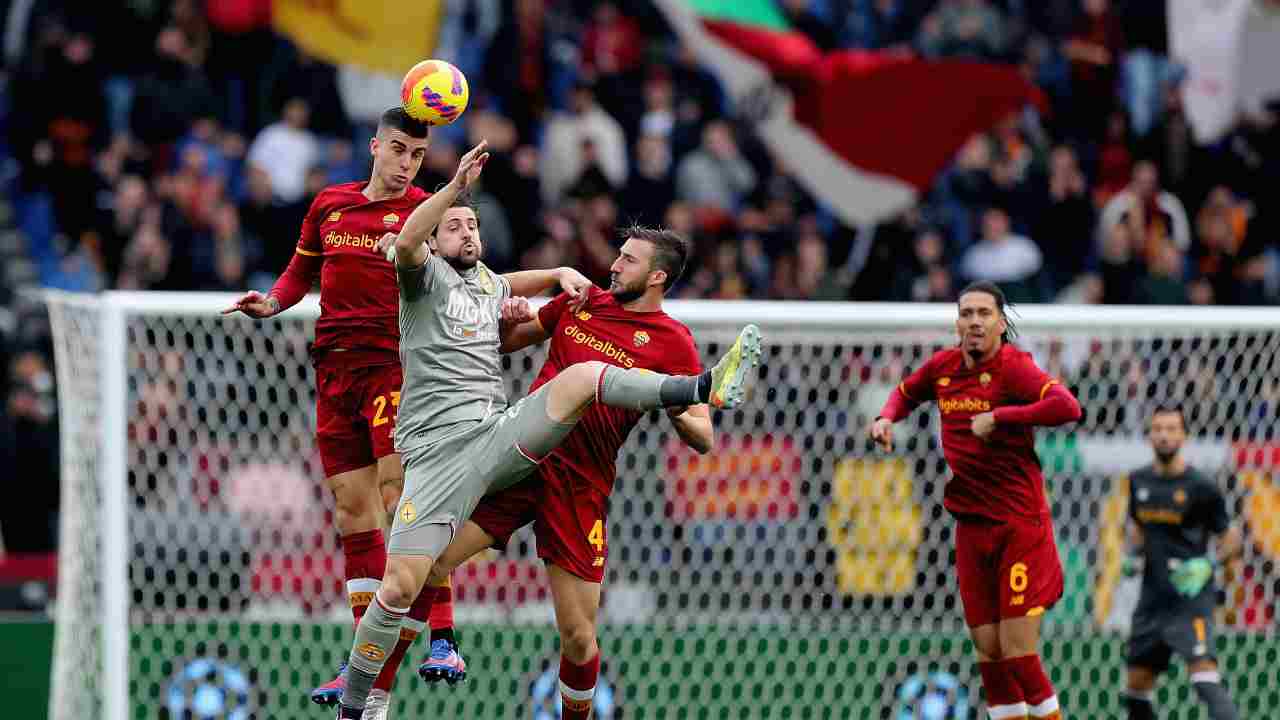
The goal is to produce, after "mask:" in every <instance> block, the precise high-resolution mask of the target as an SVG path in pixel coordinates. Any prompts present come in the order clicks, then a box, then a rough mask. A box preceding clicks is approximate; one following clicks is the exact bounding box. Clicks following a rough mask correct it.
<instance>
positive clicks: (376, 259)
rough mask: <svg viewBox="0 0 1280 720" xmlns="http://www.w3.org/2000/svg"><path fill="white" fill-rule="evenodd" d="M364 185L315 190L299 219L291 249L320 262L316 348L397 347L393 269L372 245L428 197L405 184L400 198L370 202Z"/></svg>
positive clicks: (397, 305) (397, 296) (394, 350)
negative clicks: (298, 234) (294, 245)
mask: <svg viewBox="0 0 1280 720" xmlns="http://www.w3.org/2000/svg"><path fill="white" fill-rule="evenodd" d="M367 184H368V183H367V182H366V181H361V182H353V183H344V184H342V185H333V186H330V187H327V188H325V189H324V190H321V191H320V194H319V195H317V196H316V199H315V201H313V202H312V203H311V209H310V210H308V211H307V217H306V218H305V219H304V220H303V221H302V233H301V237H300V238H299V239H298V247H297V251H298V252H299V253H301V254H303V255H311V256H319V257H320V258H322V264H321V267H320V319H319V320H318V321H316V342H315V349H317V350H324V349H332V348H344V349H348V350H349V349H356V348H361V349H370V350H389V351H391V352H392V353H397V352H399V349H400V321H399V312H400V292H399V290H398V289H397V287H396V272H395V266H394V264H393V263H392V262H391V261H389V260H387V258H386V256H384V255H380V254H378V253H375V252H374V251H373V247H374V245H376V244H377V242H378V239H379V238H381V237H382V236H383V234H385V233H389V232H400V229H401V228H402V227H404V221H405V220H407V219H408V218H409V213H411V212H413V209H414V208H416V207H417V206H418V205H419V204H420V203H421V202H422V201H423V200H426V199H427V198H428V197H429V194H428V193H426V192H424V191H423V190H422V189H421V188H419V187H417V186H413V185H411V186H410V187H409V190H408V192H406V193H405V194H404V196H403V197H398V198H392V199H390V200H377V201H370V200H369V198H367V197H365V196H364V195H363V194H361V192H360V191H361V190H362V189H364V187H365V185H367Z"/></svg>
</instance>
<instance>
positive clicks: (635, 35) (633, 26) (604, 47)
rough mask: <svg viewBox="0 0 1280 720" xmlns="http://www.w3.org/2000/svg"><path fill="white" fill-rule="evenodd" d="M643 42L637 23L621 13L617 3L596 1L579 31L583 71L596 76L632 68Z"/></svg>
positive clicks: (589, 75)
mask: <svg viewBox="0 0 1280 720" xmlns="http://www.w3.org/2000/svg"><path fill="white" fill-rule="evenodd" d="M643 43H644V38H643V37H642V36H641V34H640V25H639V24H638V23H637V22H636V21H635V20H633V19H632V18H629V17H627V16H626V15H623V14H622V13H621V12H620V11H619V10H618V5H617V3H613V2H608V1H606V2H601V3H598V4H596V6H595V9H594V11H593V12H592V16H591V22H590V23H589V24H587V26H586V28H585V29H584V31H583V33H582V71H583V73H584V74H585V75H586V76H587V77H589V78H596V79H598V78H600V77H601V76H605V75H616V74H620V73H625V72H628V71H631V70H635V69H636V68H637V67H638V66H639V64H640V50H641V47H642V45H643Z"/></svg>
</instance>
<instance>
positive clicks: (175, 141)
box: [0, 0, 1280, 543]
mask: <svg viewBox="0 0 1280 720" xmlns="http://www.w3.org/2000/svg"><path fill="white" fill-rule="evenodd" d="M266 4H267V3H265V0H226V1H220V2H208V3H203V2H199V1H198V0H174V1H173V2H119V3H99V4H96V5H94V6H93V7H92V8H89V7H86V6H84V5H83V4H80V3H69V2H59V1H58V0H37V1H36V2H31V3H12V4H9V5H10V10H9V12H7V14H6V15H5V17H4V22H5V24H6V26H5V32H4V34H3V37H4V53H5V57H4V60H5V71H4V78H5V84H4V91H3V93H0V122H2V123H3V129H4V132H3V134H2V136H0V141H2V143H3V144H2V145H0V163H2V164H0V168H2V169H3V173H2V174H0V181H2V182H3V184H4V198H5V200H6V208H4V209H6V210H7V212H4V213H0V225H7V226H8V227H7V229H6V230H5V231H4V232H2V233H0V253H4V257H5V258H6V261H5V262H6V272H5V273H3V274H0V308H4V310H3V312H0V329H2V330H3V331H4V332H5V338H4V342H3V343H0V346H2V347H3V348H4V350H3V351H0V360H2V361H3V363H4V367H5V368H6V372H5V373H2V374H0V381H2V384H0V391H3V392H2V393H0V397H3V398H6V401H5V403H3V406H0V448H4V449H5V452H11V451H12V449H15V448H22V450H21V456H20V457H18V458H12V459H11V458H0V461H9V460H12V461H13V462H14V463H18V465H16V466H18V467H24V468H25V469H24V472H22V473H21V475H22V476H26V477H29V476H32V475H36V476H44V477H51V478H52V477H56V473H57V447H56V442H52V443H50V442H44V443H43V444H42V443H39V442H36V440H35V439H38V438H40V437H45V438H48V437H56V433H53V434H42V433H45V431H47V430H48V429H49V428H50V427H56V419H55V418H54V408H53V405H52V399H51V398H52V390H51V388H52V379H51V375H50V367H51V365H52V363H51V361H50V358H51V353H50V352H49V347H50V341H49V340H48V337H47V333H44V332H41V330H40V327H41V323H40V321H39V318H38V316H39V315H40V313H41V312H42V311H41V310H40V309H39V308H32V307H26V306H24V305H22V304H21V303H20V302H18V301H16V300H14V298H15V297H16V295H15V293H16V292H17V291H18V290H20V289H22V288H23V287H26V286H46V287H57V288H64V289H72V290H83V291H96V290H101V289H108V288H120V289H154V290H242V289H245V288H257V289H264V290H265V289H266V288H267V287H269V286H270V284H271V282H272V281H273V279H274V277H275V276H276V274H277V273H279V272H280V271H281V270H282V269H283V268H284V267H285V265H286V264H287V263H288V260H289V258H290V256H291V255H292V253H293V247H294V242H295V239H296V236H297V232H298V227H299V224H300V221H301V219H302V217H303V214H304V213H305V211H306V209H307V207H308V205H309V202H310V199H311V198H312V197H313V196H314V195H315V193H316V192H317V191H318V190H319V189H320V188H321V187H323V186H325V185H327V184H330V183H336V182H345V181H351V180H357V179H361V178H364V177H367V168H368V157H367V152H366V149H365V148H366V143H367V140H368V137H369V135H370V134H371V131H372V126H373V122H374V120H375V116H372V115H368V114H367V113H364V112H362V111H359V110H357V109H354V108H348V107H347V105H348V103H346V102H344V99H345V98H346V97H347V96H348V95H349V92H350V89H349V88H348V87H346V82H347V81H344V78H343V75H342V73H341V72H340V70H339V69H337V68H335V67H333V66H330V65H328V64H326V63H324V62H321V61H319V60H317V59H315V58H313V57H308V56H307V55H306V54H305V53H303V52H301V51H299V50H298V49H297V48H296V47H294V46H293V45H292V44H291V43H290V42H289V41H288V40H287V39H286V38H284V37H282V36H279V35H277V34H274V33H273V32H272V31H271V30H270V28H269V26H267V25H262V24H260V23H259V22H256V21H251V22H243V20H244V19H245V18H249V19H251V20H253V19H254V18H257V20H261V16H260V13H259V11H260V10H261V9H262V8H263V7H264V6H265V5H266ZM780 5H781V6H782V8H783V10H784V12H785V14H786V15H787V16H788V19H789V20H790V22H791V23H792V24H793V26H794V27H796V28H797V29H799V30H801V31H802V32H804V33H805V34H806V35H807V36H809V37H810V38H811V39H812V40H813V41H814V42H815V43H816V44H817V45H819V46H820V47H822V48H823V49H834V48H868V49H882V50H886V51H912V52H916V53H919V54H920V55H922V56H925V57H936V58H949V57H963V58H970V59H980V60H985V61H990V62H997V63H1006V64H1011V65H1014V66H1016V67H1018V68H1019V69H1020V70H1021V72H1023V73H1024V74H1025V75H1026V76H1027V77H1029V78H1031V79H1033V80H1034V82H1035V83H1036V84H1037V85H1038V86H1039V87H1041V88H1042V89H1043V90H1044V91H1045V93H1046V95H1047V97H1048V99H1049V105H1050V111H1049V112H1047V113H1043V114H1042V113H1040V112H1038V111H1036V110H1035V109H1033V108H1028V109H1027V110H1025V111H1024V112H1022V113H1020V114H1018V115H1016V116H1012V117H1009V118H1008V119H1007V120H1005V121H1003V122H1001V123H1000V124H999V125H998V126H997V127H995V128H993V129H992V131H991V132H989V133H984V134H981V135H979V136H976V137H974V138H972V139H971V140H970V141H969V142H968V143H967V144H966V146H965V147H964V148H963V149H962V150H961V152H959V153H958V155H957V157H956V159H955V162H954V164H953V165H952V166H951V167H950V168H949V169H948V170H947V171H946V172H944V173H943V174H942V175H940V176H939V177H938V179H937V181H936V183H935V184H934V186H933V188H932V189H931V190H930V191H929V192H928V193H927V194H924V195H923V196H922V201H921V202H920V204H919V205H918V206H916V207H913V208H911V209H909V210H908V211H906V212H904V213H903V214H901V215H900V216H899V217H896V218H894V219H892V220H890V221H888V222H885V223H882V224H880V225H878V226H874V227H860V228H852V227H846V226H844V225H842V224H841V223H840V222H839V221H838V219H837V218H836V217H835V216H833V215H832V214H831V213H830V212H828V211H827V210H826V209H824V208H822V207H820V206H818V205H817V204H815V202H814V201H813V200H812V199H811V198H810V197H809V196H808V195H807V194H806V193H805V192H804V191H803V189H802V188H801V187H800V185H799V184H798V183H797V182H796V181H795V179H794V178H793V177H792V176H790V175H789V174H788V172H787V170H786V169H785V165H786V163H785V158H776V157H772V156H771V155H770V153H769V152H768V151H767V149H766V148H765V147H764V146H763V145H762V144H761V143H760V142H759V141H758V140H757V139H756V138H755V137H754V135H753V133H752V131H751V122H750V121H751V118H750V117H748V116H746V115H745V113H739V112H737V109H735V108H733V107H730V106H728V103H726V101H725V97H724V94H723V92H722V90H721V88H720V86H719V85H718V82H717V80H716V78H715V77H714V76H713V75H711V74H710V73H709V72H707V71H706V70H705V69H703V68H701V67H699V65H698V63H697V62H696V59H695V58H694V56H693V54H692V52H691V51H690V49H689V48H688V47H684V46H682V45H681V44H680V43H679V42H678V41H677V40H676V39H675V37H674V35H673V34H672V33H671V31H670V29H669V28H667V27H666V26H665V24H664V23H663V21H662V19H661V17H660V15H659V13H658V12H657V11H656V10H655V8H654V7H652V5H651V4H650V3H648V2H642V1H640V0H622V1H619V2H582V1H581V0H512V1H510V2H508V1H504V0H467V1H465V2H451V3H448V4H447V7H448V10H447V12H446V17H445V18H444V23H443V28H442V32H441V38H440V47H439V48H438V50H437V52H436V54H437V55H438V56H440V57H444V58H448V59H450V60H452V61H454V62H455V63H456V64H457V65H458V66H459V67H460V68H461V69H462V70H463V71H464V72H465V73H466V74H467V75H468V77H470V78H471V79H472V100H471V102H472V104H471V107H470V109H469V110H468V112H467V115H466V118H465V121H464V122H461V123H459V124H458V125H457V126H456V127H450V128H447V129H444V130H442V131H438V132H436V133H435V134H434V136H433V140H432V145H431V149H430V151H429V153H428V157H427V160H426V162H425V163H424V169H423V171H422V173H421V174H420V176H419V177H418V179H417V182H418V183H419V184H421V185H422V186H423V187H425V188H427V189H431V188H433V187H435V186H437V185H438V184H440V183H442V182H444V181H445V180H446V179H447V178H448V176H449V175H450V174H451V172H452V168H454V167H455V166H456V164H457V159H458V157H459V154H460V153H461V152H463V151H465V149H466V148H467V147H469V145H470V144H471V143H473V142H475V141H477V140H478V139H479V138H482V137H483V138H487V139H488V141H489V143H490V147H491V151H492V153H493V156H492V160H491V162H490V163H489V165H488V167H487V168H486V170H485V175H484V177H483V180H482V186H481V194H480V198H479V200H480V201H481V208H482V209H481V215H482V220H481V222H482V225H483V232H484V238H485V245H486V248H485V250H486V260H487V261H488V262H489V263H490V264H491V265H493V266H494V267H496V268H497V269H499V270H508V269H512V268H517V267H549V266H554V265H559V264H571V265H574V266H576V267H578V268H580V269H581V270H582V271H583V272H584V273H585V274H587V275H588V276H589V277H592V278H593V279H595V280H597V281H603V280H604V279H605V278H606V276H607V273H608V270H607V269H608V266H609V263H610V262H611V261H612V259H613V257H614V253H615V240H616V238H615V237H614V235H613V228H615V227H616V226H618V225H620V224H626V223H630V222H632V221H638V222H641V223H646V224H661V225H665V226H668V227H670V228H673V229H675V230H677V231H680V232H683V233H686V234H687V235H689V236H691V237H692V238H694V239H695V243H696V257H695V258H694V260H693V264H692V266H691V267H690V269H689V270H688V272H687V274H686V277H685V279H684V280H683V281H682V282H681V283H680V284H679V285H678V286H677V287H676V289H675V294H676V295H677V296H679V297H689V298H757V299H794V300H803V299H821V300H839V299H852V300H893V301H942V300H951V299H953V295H954V292H955V290H956V289H957V288H959V287H960V286H961V285H962V284H963V283H964V282H966V281H969V280H974V279H987V280H994V281H997V282H999V283H1001V284H1002V285H1003V286H1004V287H1005V288H1006V290H1007V291H1008V293H1009V295H1010V297H1011V299H1013V300H1015V301H1021V302H1054V301H1058V302H1063V301H1065V302H1084V303H1162V304H1163V303H1168V304H1179V303H1195V304H1264V303H1275V302H1277V301H1280V261H1278V258H1280V255H1278V254H1277V251H1276V248H1275V242H1274V241H1275V237H1276V233H1275V231H1274V226H1275V224H1276V222H1277V221H1276V215H1275V214H1276V212H1277V209H1276V208H1275V203H1268V202H1266V201H1265V199H1266V197H1267V195H1266V193H1267V192H1268V191H1269V190H1270V188H1272V187H1274V185H1275V180H1276V179H1278V178H1280V152H1277V149H1276V145H1277V143H1278V142H1280V124H1278V123H1277V117H1276V116H1275V115H1274V114H1272V113H1270V112H1263V113H1259V114H1251V115H1247V116H1242V117H1241V118H1240V121H1239V124H1238V127H1237V128H1236V129H1235V130H1234V131H1233V132H1232V133H1231V134H1230V136H1229V137H1228V138H1227V139H1226V140H1224V141H1222V142H1219V143H1216V144H1214V145H1212V146H1201V145H1197V144H1196V142H1195V141H1194V139H1193V137H1192V133H1191V130H1190V127H1189V124H1188V121H1187V118H1186V115H1185V113H1184V111H1183V108H1182V107H1181V104H1180V100H1179V94H1178V89H1179V86H1180V83H1181V82H1182V78H1183V75H1184V73H1182V72H1181V71H1180V70H1179V68H1178V67H1177V66H1176V65H1175V64H1174V63H1173V62H1171V60H1170V58H1169V56H1168V47H1167V41H1166V30H1165V24H1166V18H1165V3H1164V2H1162V1H1160V2H1152V1H1150V0H1035V1H1032V0H783V2H781V3H780ZM875 101H876V99H875V98H854V99H850V102H851V111H853V112H856V107H857V104H858V103H866V102H875ZM905 151H906V150H905V149H904V152H905ZM42 429H43V430H42ZM37 448H38V451H37V450H36V449H37ZM54 485H56V483H54ZM49 502H52V503H54V505H53V506H51V507H50V508H49V509H50V512H52V510H53V509H54V508H56V497H55V496H54V495H51V500H49ZM28 510H29V508H10V509H8V510H6V511H4V512H5V513H6V514H5V515H3V516H0V526H4V527H5V528H6V529H8V528H9V527H14V525H13V523H15V522H19V520H18V519H13V520H11V519H10V517H9V514H8V513H10V512H15V513H22V514H23V515H24V517H25V520H23V521H26V522H39V523H43V522H44V521H43V520H33V519H32V518H33V516H32V515H28V514H27V513H28ZM6 535H10V536H11V537H12V534H11V533H8V532H6ZM49 542H50V543H52V529H50V537H49Z"/></svg>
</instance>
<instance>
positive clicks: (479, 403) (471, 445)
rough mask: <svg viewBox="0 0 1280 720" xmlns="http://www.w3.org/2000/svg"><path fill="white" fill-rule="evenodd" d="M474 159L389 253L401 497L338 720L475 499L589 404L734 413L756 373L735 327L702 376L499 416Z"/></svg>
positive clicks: (496, 301)
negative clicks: (468, 196)
mask: <svg viewBox="0 0 1280 720" xmlns="http://www.w3.org/2000/svg"><path fill="white" fill-rule="evenodd" d="M485 149H486V144H485V143H484V142H481V144H480V145H478V146H477V147H475V148H474V149H472V150H471V151H470V152H468V153H467V154H466V155H464V156H463V158H462V160H461V161H460V163H459V167H458V172H457V174H456V175H455V177H454V179H453V180H452V181H450V183H449V184H448V185H446V186H445V187H444V188H443V189H442V190H441V191H440V192H438V193H437V194H435V195H433V196H432V197H431V198H430V199H429V200H427V201H426V202H425V203H423V204H422V205H420V206H418V208H417V209H416V210H414V212H413V214H412V215H410V217H409V219H408V220H407V221H406V222H405V225H404V227H403V228H402V229H401V231H400V233H399V234H398V236H397V237H396V238H395V241H394V247H395V258H396V259H395V262H396V272H397V274H398V276H399V285H400V296H401V304H400V330H401V343H400V354H401V363H402V365H403V366H404V369H405V381H404V386H403V390H402V394H401V412H400V420H399V423H398V426H397V428H396V446H397V447H398V448H399V449H400V451H401V453H402V454H403V457H404V468H405V492H404V493H403V494H402V496H401V498H400V504H399V507H398V508H397V510H396V516H395V521H394V524H393V526H392V529H391V539H390V541H389V543H388V558H387V570H386V574H385V576H384V577H383V580H382V586H381V587H380V588H379V590H378V591H377V593H376V594H375V596H374V601H373V603H372V604H371V605H370V607H369V610H368V612H366V613H365V615H364V617H362V618H361V620H360V624H359V626H358V627H357V628H356V637H355V642H354V643H353V645H352V648H351V655H350V658H349V661H348V665H347V670H346V678H347V684H346V689H345V691H344V693H343V696H342V700H341V706H340V709H339V717H340V718H359V717H361V715H362V713H363V710H364V707H365V704H366V699H367V696H368V693H369V690H370V688H371V687H372V685H373V682H374V680H375V678H376V677H377V676H378V674H379V673H380V672H381V670H382V667H383V664H384V663H385V662H386V660H387V656H388V655H389V654H390V653H391V651H392V649H393V648H394V646H395V644H396V640H397V638H398V637H399V635H400V627H401V619H402V618H403V617H404V616H405V613H406V612H407V611H408V607H409V605H410V603H412V602H413V601H414V599H415V598H416V597H418V594H419V592H420V591H421V589H422V588H423V586H424V584H425V583H426V581H427V577H428V575H429V574H430V572H431V567H432V565H433V564H434V562H435V560H436V558H438V557H440V554H441V552H443V551H444V549H445V547H446V546H447V545H448V544H449V542H450V541H451V540H452V539H453V537H454V535H455V534H456V533H457V531H458V530H459V529H460V528H461V526H462V524H463V523H465V522H466V521H467V519H468V518H469V517H470V515H471V512H472V510H473V509H474V508H475V506H476V504H477V503H478V502H479V500H480V498H481V497H482V496H483V495H485V494H486V493H488V492H491V491H497V490H502V489H505V488H507V487H510V486H512V485H514V484H515V483H517V482H519V481H520V480H523V479H524V478H526V477H528V476H529V475H531V474H532V473H533V471H534V469H535V468H536V467H537V464H538V463H539V462H540V461H541V459H542V458H544V457H546V456H547V455H548V454H550V452H551V451H552V450H554V449H555V448H556V446H558V445H559V444H560V442H561V441H563V440H564V438H565V437H566V436H567V435H568V434H569V433H570V432H571V431H572V430H573V428H574V426H575V425H576V424H577V422H578V420H579V419H580V418H581V417H582V414H583V413H584V412H585V411H586V410H587V408H588V407H590V406H591V405H592V404H593V403H602V404H605V405H610V406H614V407H620V408H630V409H633V410H640V411H646V410H654V409H657V408H670V407H681V408H683V407H687V406H690V405H697V404H700V403H706V402H708V401H710V402H711V403H712V404H714V405H717V406H719V407H726V408H730V407H735V406H737V405H739V404H740V403H741V402H742V401H743V399H744V398H745V396H746V390H747V386H748V384H749V383H750V381H751V379H752V375H753V373H752V370H753V368H754V367H755V365H756V363H758V361H759V356H760V338H759V330H758V329H756V328H755V326H753V325H748V326H747V327H746V328H744V330H743V331H742V333H741V334H740V335H739V336H738V339H737V341H736V342H735V343H734V344H733V347H732V348H730V350H729V352H727V353H726V354H725V356H724V357H723V358H722V359H721V361H720V362H719V363H718V364H717V365H716V367H715V368H713V369H712V370H711V371H709V372H705V373H702V374H698V375H665V374H661V373H654V372H644V371H640V370H628V369H623V368H620V367H617V366H615V365H610V364H606V363H603V362H600V361H591V362H584V363H577V364H575V365H572V366H570V367H568V368H566V369H564V370H563V371H561V372H560V374H559V375H557V376H556V377H555V378H553V379H552V380H550V381H549V382H547V383H546V384H544V385H542V386H541V387H540V388H538V390H537V391H536V392H534V393H532V394H531V395H529V396H527V397H525V398H524V399H522V400H521V401H520V402H518V403H516V404H515V405H513V406H510V407H507V403H506V398H505V393H504V391H503V381H502V376H501V371H500V368H501V364H500V359H499V355H498V349H499V319H500V317H499V312H500V308H501V306H502V304H503V302H504V300H506V299H508V298H510V297H511V296H512V294H513V291H516V288H515V287H514V283H513V282H512V281H511V280H510V279H509V278H507V277H499V276H495V275H494V274H493V273H491V272H490V271H489V270H488V268H486V267H485V266H484V265H483V263H480V262H479V258H480V253H481V248H482V246H481V243H480V239H479V234H478V230H479V225H478V220H477V219H476V217H475V214H474V211H473V210H472V209H471V208H470V207H469V206H468V205H466V204H465V203H461V204H459V203H457V202H456V201H457V199H458V194H459V193H460V192H461V191H462V190H463V189H465V187H466V186H467V185H468V184H469V183H470V182H471V181H474V179H475V177H476V176H478V175H479V172H480V168H481V167H482V166H483V164H484V161H485V160H486V159H487V157H488V156H487V154H486V153H485ZM437 225H438V226H439V230H438V231H436V232H435V233H434V235H433V231H435V230H436V228H437ZM428 242H430V245H428ZM529 272H531V273H534V274H536V273H538V272H544V271H529ZM517 275H519V274H517ZM549 284H550V283H548V285H549ZM562 284H563V283H562ZM581 288H583V289H585V286H581ZM516 292H517V294H526V293H530V294H531V293H533V292H537V290H536V289H535V290H525V291H523V292H519V291H516Z"/></svg>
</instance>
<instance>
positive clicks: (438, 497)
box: [387, 386, 576, 558]
mask: <svg viewBox="0 0 1280 720" xmlns="http://www.w3.org/2000/svg"><path fill="white" fill-rule="evenodd" d="M546 391H547V387H546V386H543V387H541V388H539V389H538V391H537V392H535V393H534V394H532V395H530V396H528V397H526V398H523V399H522V400H520V402H517V403H516V404H515V405H512V406H511V407H509V408H507V409H506V410H504V411H502V412H501V413H498V414H497V415H491V416H489V417H487V418H485V419H484V420H481V421H478V422H475V423H471V424H465V423H459V427H458V430H457V432H455V433H453V434H449V435H445V436H444V437H441V438H440V439H438V440H432V441H431V442H429V443H428V444H426V445H421V446H418V447H414V448H409V449H407V450H405V451H404V452H403V453H402V455H401V462H403V463H404V492H403V493H401V495H400V505H399V506H398V507H397V508H396V517H395V521H394V522H393V523H392V525H391V538H390V540H388V542H387V553H388V554H391V555H429V556H431V557H433V558H437V557H440V553H441V552H443V551H444V549H445V547H446V546H448V544H449V542H450V541H451V540H452V539H453V535H454V533H456V532H457V531H458V528H459V527H461V526H462V523H464V522H466V521H467V518H469V517H471V512H472V511H473V510H475V508H476V504H477V503H479V502H480V498H482V497H484V496H485V495H487V494H488V493H491V492H497V491H499V490H504V489H506V488H508V487H511V486H512V485H514V484H516V483H518V482H520V481H521V480H523V479H525V478H526V477H528V476H529V475H530V474H532V473H533V470H534V468H536V467H537V466H538V461H540V460H541V459H542V458H543V457H545V456H546V455H547V454H548V453H550V452H551V451H552V450H554V449H555V448H556V446H557V445H559V444H560V442H561V441H562V440H563V439H564V437H565V436H566V435H568V434H569V431H570V430H572V429H573V426H574V425H575V424H576V423H556V422H552V421H551V418H550V417H549V416H548V415H547V392H546Z"/></svg>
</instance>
